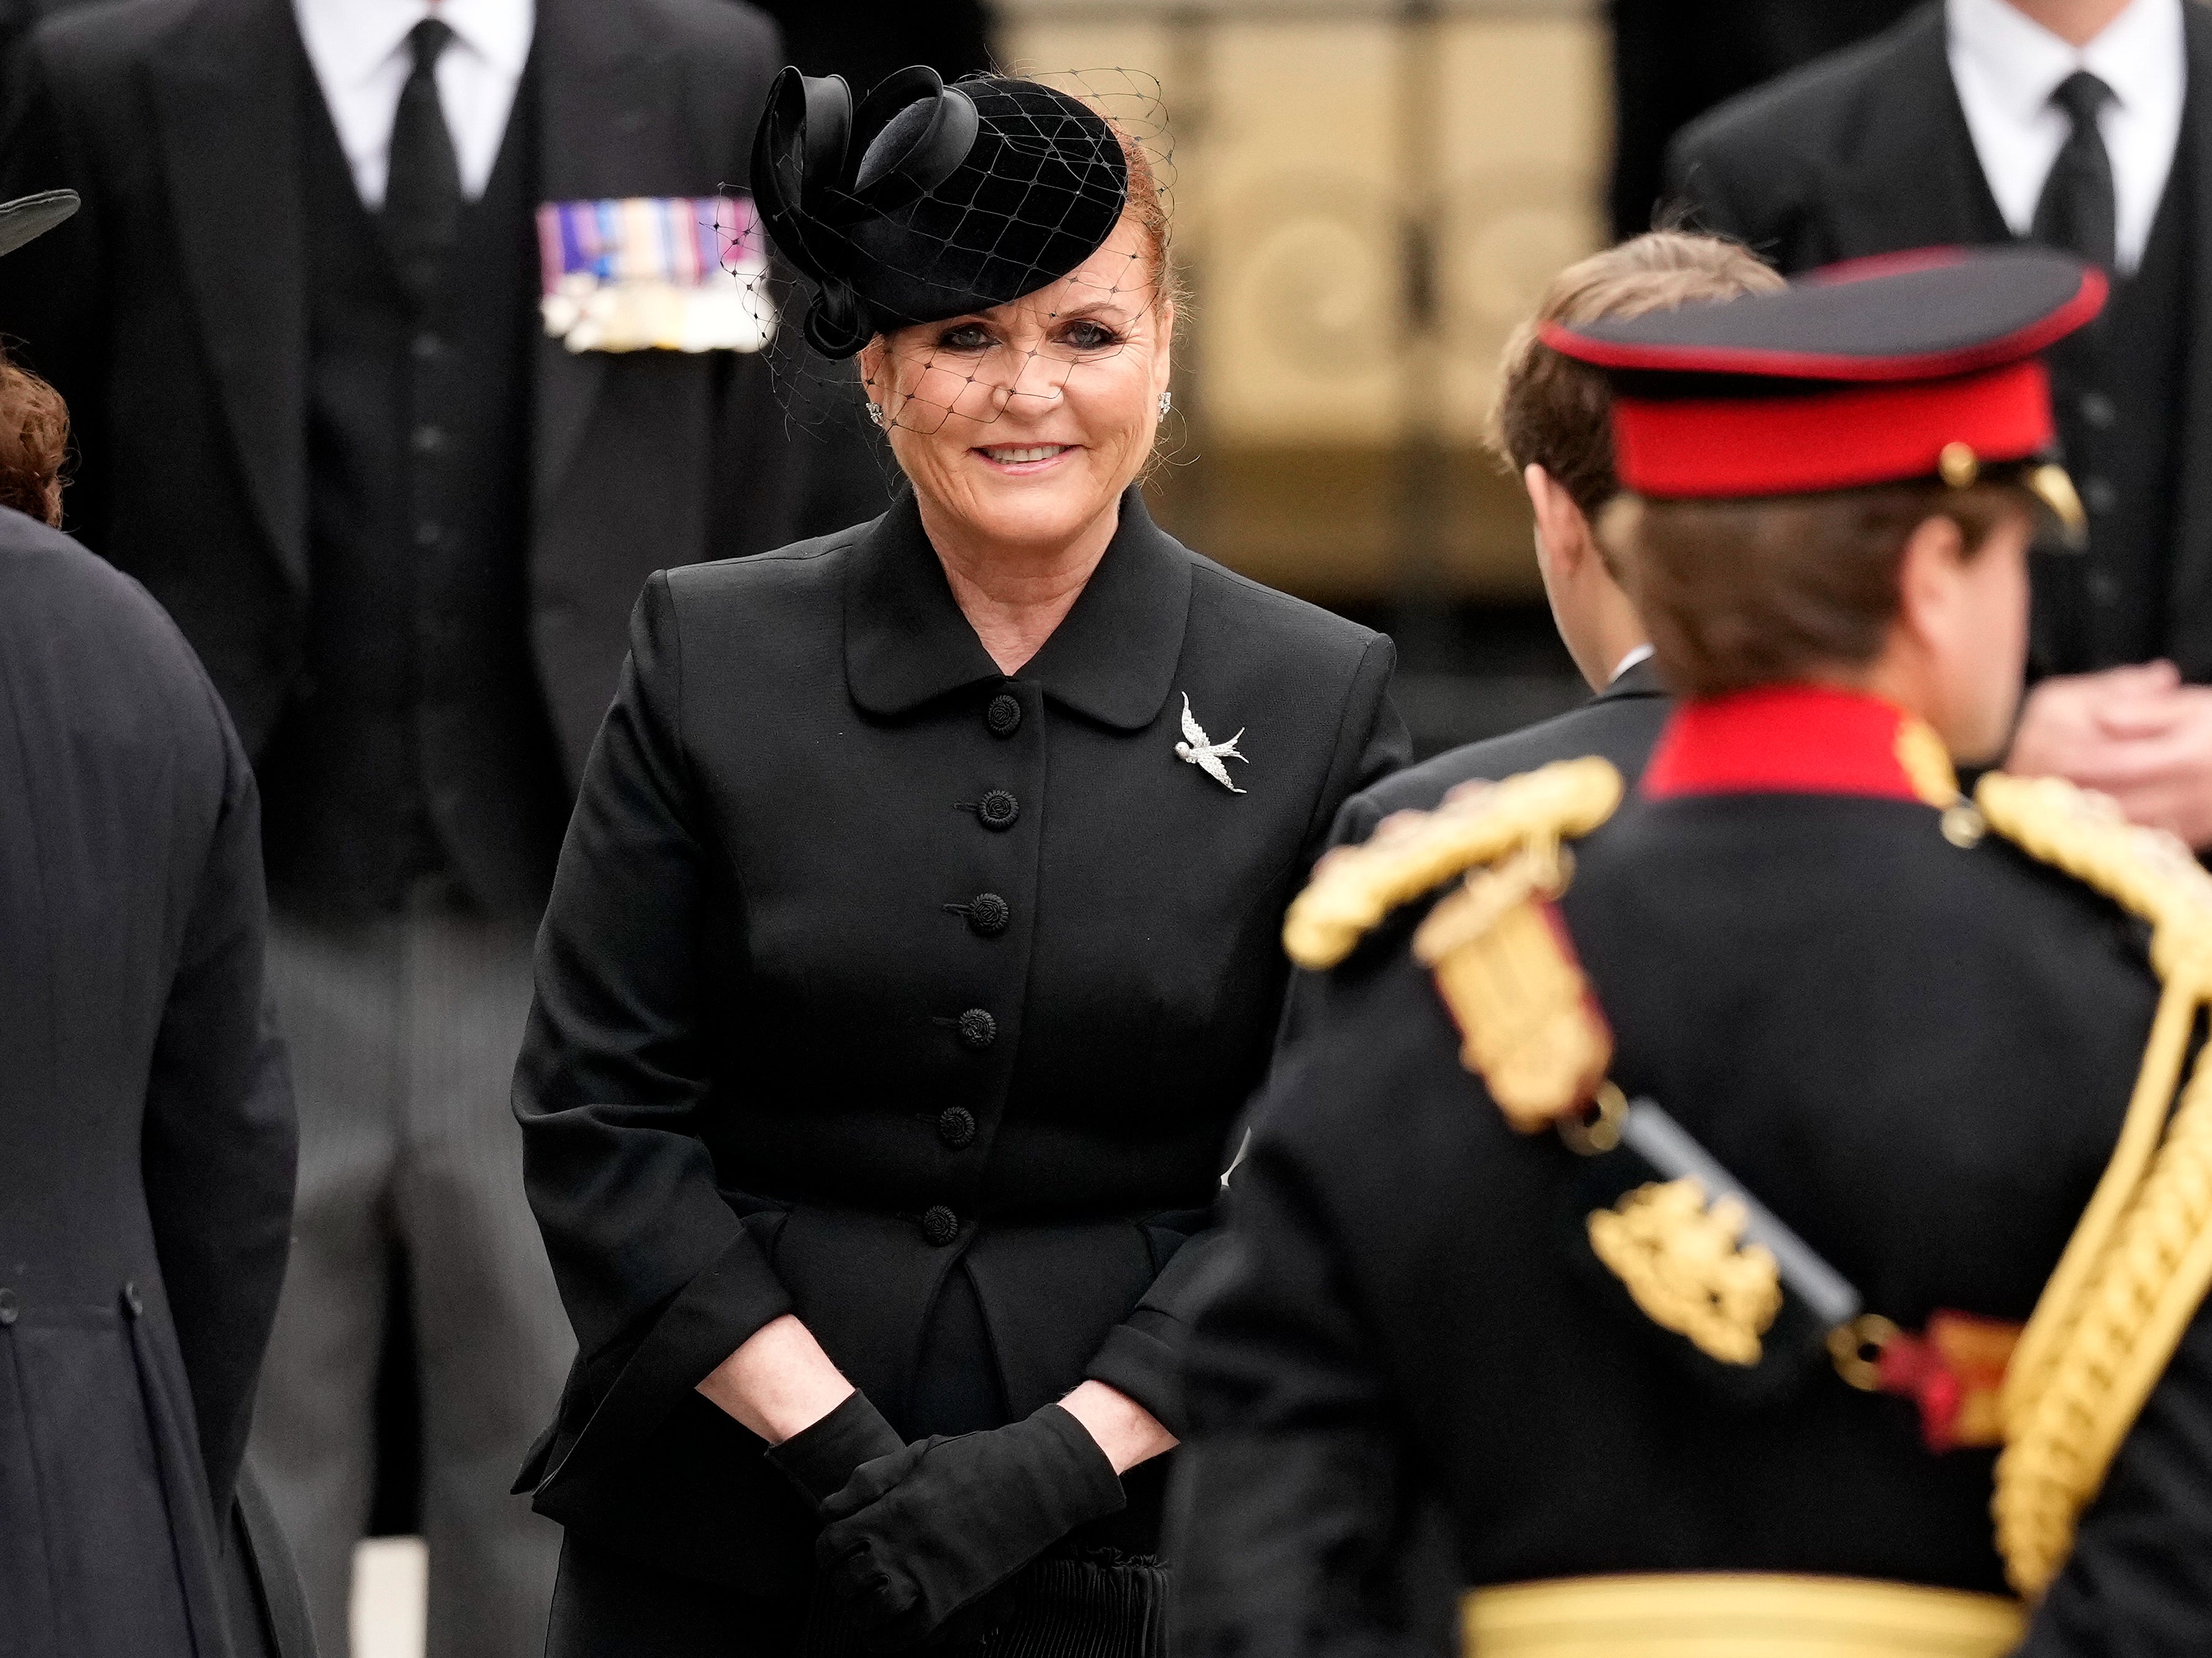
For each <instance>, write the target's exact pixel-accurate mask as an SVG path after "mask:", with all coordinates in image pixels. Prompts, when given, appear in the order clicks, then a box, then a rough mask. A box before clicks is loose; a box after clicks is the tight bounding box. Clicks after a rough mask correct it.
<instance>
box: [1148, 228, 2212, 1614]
mask: <svg viewBox="0 0 2212 1658" xmlns="http://www.w3.org/2000/svg"><path fill="white" fill-rule="evenodd" d="M2102 289H2103V282H2102V279H2101V277H2100V276H2098V275H2097V274H2096V273H2094V272H2093V271H2090V270H2087V269H2085V268H2084V267H2083V266H2081V264H2078V263H2076V262H2075V261H2073V260H2070V259H2067V258H2063V257H2060V256H2057V255H2054V254H2050V253H2045V252H2024V251H2023V252H2003V253H1989V252H1984V253H1972V252H1963V253H1962V252H1954V253H1952V254H1950V255H1948V257H1944V256H1937V255H1933V254H1931V255H1930V256H1929V259H1928V260H1927V261H1926V262H1924V263H1923V265H1922V267H1921V268H1919V269H1917V270H1908V271H1905V272H1902V273H1896V274H1891V275H1887V276H1868V277H1865V278H1864V279H1863V280H1857V281H1840V282H1839V281H1833V280H1831V281H1828V282H1822V283H1817V284H1813V285H1808V286H1802V287H1796V288H1791V289H1790V290H1789V291H1787V292H1784V293H1780V294H1759V295H1747V296H1746V297H1743V298H1741V299H1736V300H1731V301H1725V302H1723V303H1721V304H1718V305H1711V306H1701V307H1685V308H1683V309H1680V310H1676V311H1672V312H1661V313H1650V314H1648V315H1645V316H1642V317H1638V318H1632V319H1618V318H1614V319H1599V320H1595V321H1590V322H1584V323H1576V324H1564V323H1554V324H1552V325H1548V326H1547V328H1546V329H1545V331H1544V338H1545V340H1546V342H1547V343H1548V344H1550V345H1551V346H1552V347H1553V348H1554V349H1557V350H1559V351H1561V352H1563V353H1565V354H1566V355H1570V356H1572V357H1574V358H1576V359H1577V361H1583V362H1586V363H1591V364H1594V365H1596V366H1600V367H1604V368H1606V370H1607V373H1608V375H1609V376H1610V378H1611V380H1612V382H1613V433H1614V438H1615V446H1616V452H1617V455H1618V458H1619V464H1620V476H1621V482H1622V483H1623V485H1624V487H1625V488H1626V489H1627V490H1628V491H1630V492H1631V494H1630V495H1628V496H1627V497H1626V498H1624V500H1623V501H1621V502H1620V504H1618V505H1616V506H1615V507H1613V509H1612V512H1611V513H1610V514H1609V516H1608V522H1607V526H1606V527H1607V533H1608V534H1609V535H1617V536H1619V537H1620V538H1621V542H1622V546H1621V551H1622V554H1623V556H1624V557H1625V558H1626V560H1627V561H1628V562H1629V563H1630V565H1631V567H1632V568H1633V569H1634V570H1635V572H1636V580H1637V587H1638V598H1639V601H1640V604H1641V610H1642V614H1643V617H1644V622H1645V623H1646V624H1647V625H1648V626H1649V628H1650V630H1651V636H1652V641H1653V644H1654V646H1655V647H1656V660H1657V662H1658V665H1659V668H1660V671H1661V674H1662V677H1664V678H1665V679H1666V681H1667V682H1668V684H1669V685H1671V686H1672V687H1673V688H1674V689H1675V691H1676V692H1677V693H1678V695H1679V696H1680V699H1681V700H1680V701H1679V702H1678V704H1677V705H1676V708H1675V709H1674V713H1673V714H1672V715H1671V716H1670V717H1669V719H1668V724H1667V726H1666V728H1665V730H1664V731H1663V732H1662V734H1661V737H1660V739H1659V742H1658V744H1657V747H1656V750H1654V751H1653V753H1652V756H1651V758H1650V764H1649V765H1648V767H1647V768H1645V770H1644V774H1643V777H1642V780H1641V782H1640V784H1639V785H1638V786H1637V787H1636V789H1635V790H1634V791H1633V792H1632V793H1625V785H1624V783H1623V780H1622V778H1621V776H1620V772H1619V770H1618V769H1617V768H1614V767H1613V765H1612V764H1611V763H1610V762H1607V761H1605V760H1604V759H1602V758H1600V757H1596V756H1590V757H1585V758H1581V759H1576V760H1568V761H1560V762H1554V763H1553V764H1552V765H1550V766H1547V767H1545V768H1541V769H1539V770H1538V771H1535V772H1534V773H1528V774H1522V776H1520V777H1518V778H1515V779H1511V780H1505V781H1503V782H1501V783H1500V784H1499V785H1498V786H1497V787H1495V788H1494V789H1492V790H1489V791H1486V792H1483V793H1467V794H1462V795H1461V796H1460V797H1458V798H1456V799H1455V800H1453V801H1451V802H1449V803H1447V804H1446V805H1443V807H1441V808H1439V809H1438V810H1437V811H1436V812H1434V813H1432V814H1427V815H1420V816H1416V815H1413V814H1401V816H1400V817H1397V818H1395V819H1394V820H1392V821H1391V822H1390V823H1388V824H1386V825H1385V826H1384V827H1383V828H1382V829H1378V830H1377V831H1376V835H1374V836H1373V838H1372V839H1370V841H1368V842H1367V843H1366V844H1365V845H1364V846H1363V847H1344V848H1340V849H1339V850H1337V851H1336V852H1334V853H1331V854H1330V856H1329V857H1328V859H1324V860H1323V861H1322V864H1321V865H1319V867H1318V868H1317V870H1316V873H1315V876H1314V879H1313V881H1312V883H1311V884H1310V886H1309V887H1308V889H1307V890H1306V891H1305V892H1304V894H1303V895H1302V896H1300V897H1299V898H1298V900H1297V902H1295V903H1294V904H1293V906H1292V907H1291V912H1290V915H1289V919H1288V920H1287V922H1286V925H1285V943H1286V944H1287V945H1288V947H1289V948H1290V950H1291V954H1292V955H1293V956H1294V957H1297V959H1298V960H1299V961H1300V963H1302V964H1303V965H1305V966H1308V967H1311V968H1316V969H1323V968H1331V967H1333V968H1334V971H1333V972H1332V973H1331V974H1330V976H1329V978H1328V983H1327V987H1326V996H1325V998H1324V1000H1323V1005H1322V1008H1321V1009H1320V1011H1319V1014H1318V1016H1317V1017H1316V1020H1315V1022H1314V1023H1313V1024H1312V1025H1311V1027H1310V1032H1309V1034H1308V1035H1306V1037H1305V1038H1304V1040H1303V1041H1302V1042H1300V1043H1299V1044H1298V1045H1297V1047H1296V1048H1294V1050H1293V1051H1292V1052H1291V1054H1289V1055H1288V1056H1287V1057H1286V1059H1285V1060H1284V1061H1283V1062H1282V1063H1280V1064H1279V1066H1278V1069H1277V1072H1276V1075H1275V1078H1274V1080H1273V1083H1272V1084H1271V1087H1270V1090H1269V1092H1268V1094H1267V1097H1266V1098H1265V1099H1264V1100H1263V1101H1262V1102H1261V1105H1260V1106H1259V1108H1258V1109H1257V1111H1256V1113H1255V1118H1256V1125H1257V1126H1256V1127H1255V1133H1254V1138H1253V1140H1252V1144H1251V1146H1250V1148H1249V1156H1248V1157H1246V1159H1245V1161H1244V1162H1243V1165H1242V1166H1241V1167H1240V1168H1239V1169H1237V1171H1236V1173H1235V1174H1234V1175H1233V1177H1232V1180H1231V1188H1230V1197H1229V1203H1230V1208H1231V1220H1230V1224H1229V1233H1230V1239H1231V1246H1230V1249H1229V1252H1228V1259H1227V1261H1226V1264H1225V1266H1223V1267H1222V1268H1221V1269H1219V1271H1218V1276H1217V1278H1216V1280H1215V1284H1214V1287H1213V1291H1212V1294H1211V1295H1210V1296H1209V1297H1208V1298H1207V1299H1206V1302H1205V1303H1204V1305H1203V1307H1202V1309H1201V1312H1200V1321H1199V1328H1198V1331H1197V1333H1196V1335H1195V1336H1194V1340H1193V1342H1192V1347H1191V1359H1190V1368H1189V1376H1188V1384H1187V1385H1188V1390H1189V1403H1190V1413H1191V1421H1192V1430H1191V1432H1190V1434H1189V1436H1188V1444H1187V1446H1186V1448H1185V1451H1184V1453H1183V1456H1184V1467H1183V1473H1182V1479H1183V1484H1182V1486H1181V1487H1180V1489H1179V1491H1178V1495H1177V1497H1176V1502H1175V1504H1174V1508H1175V1511H1176V1520H1177V1524H1176V1528H1175V1531H1174V1535H1175V1537H1176V1540H1177V1546H1178V1547H1179V1548H1180V1549H1181V1551H1182V1556H1181V1558H1182V1570H1183V1581H1182V1591H1181V1600H1182V1612H1183V1618H1184V1625H1185V1627H1184V1628H1183V1630H1182V1637H1181V1638H1182V1647H1181V1650H1182V1651H1183V1652H1184V1653H1186V1654H1188V1655H1190V1658H1218V1655H1230V1654H1256V1653H1268V1654H1274V1655H1291V1654H1307V1653H1311V1654H1322V1653H1328V1654H1339V1655H1351V1654H1363V1655H1373V1654H1376V1653H1378V1652H1387V1651H1416V1650H1420V1649H1423V1647H1424V1645H1425V1644H1427V1645H1435V1644H1437V1643H1438V1642H1437V1637H1430V1638H1429V1640H1428V1641H1427V1642H1425V1641H1424V1638H1423V1632H1422V1631H1419V1630H1418V1629H1416V1628H1413V1627H1412V1626H1409V1625H1408V1623H1407V1620H1406V1618H1405V1616H1404V1615H1403V1613H1402V1612H1401V1608H1400V1606H1399V1604H1398V1603H1397V1601H1396V1600H1394V1598H1393V1596H1392V1595H1391V1594H1389V1593H1386V1592H1383V1585H1384V1584H1385V1583H1386V1581H1387V1578H1386V1574H1387V1572H1388V1570H1389V1566H1390V1564H1391V1563H1392V1562H1393V1560H1394V1559H1395V1558H1396V1556H1397V1555H1398V1553H1399V1552H1400V1550H1401V1547H1402V1546H1403V1539H1404V1537H1405V1536H1406V1534H1407V1530H1408V1527H1409V1525H1410V1523H1411V1516H1413V1515H1416V1514H1418V1513H1419V1512H1420V1511H1421V1510H1422V1509H1423V1508H1424V1507H1425V1505H1428V1504H1441V1506H1442V1507H1443V1509H1445V1510H1446V1511H1447V1512H1448V1514H1449V1519H1450V1521H1451V1530H1452V1533H1453V1538H1454V1541H1455V1546H1456V1554H1455V1564H1456V1566H1457V1569H1458V1570H1457V1578H1458V1581H1459V1582H1462V1583H1463V1584H1465V1585H1467V1586H1468V1587H1469V1588H1470V1590H1471V1591H1472V1592H1471V1593H1470V1594H1469V1595H1468V1598H1467V1600H1466V1601H1465V1603H1464V1606H1463V1617H1462V1625H1463V1629H1464V1634H1465V1639H1466V1643H1467V1647H1468V1649H1469V1650H1471V1651H1473V1652H1475V1653H1484V1652H1488V1651H1492V1650H1493V1649H1497V1650H1510V1651H1512V1652H1513V1653H1515V1654H1516V1655H1526V1658H1547V1655H1552V1654H1559V1655H1567V1654H1587V1653H1589V1652H1591V1651H1595V1650H1600V1649H1601V1650H1603V1651H1604V1652H1606V1653H1607V1655H1608V1658H1645V1655H1660V1654H1669V1653H1679V1652H1686V1651H1693V1650H1696V1651H1703V1650H1708V1649H1712V1650H1718V1649H1723V1648H1725V1649H1729V1650H1738V1649H1741V1650H1745V1651H1749V1650H1754V1649H1755V1650H1757V1651H1759V1653H1760V1654H1762V1655H1764V1658H1796V1655H1801V1654H1802V1655H1814V1654H1817V1655H1820V1658H1860V1655H1864V1658H1876V1655H1883V1658H1888V1655H1893V1654H1895V1653H1897V1652H1899V1651H1934V1650H1937V1649H1941V1650H1942V1651H1944V1652H1946V1653H1949V1654H1953V1655H1956V1658H1997V1655H1999V1654H2001V1653H2006V1652H2015V1651H2016V1652H2021V1653H2026V1654H2030V1655H2037V1658H2057V1655H2062V1654H2063V1655H2069V1658H2087V1655H2105V1654H2111V1655H2120V1654H2126V1655H2130V1658H2142V1655H2149V1654H2164V1655H2175V1658H2179V1655H2182V1654H2185V1653H2202V1652H2203V1651H2205V1650H2207V1649H2208V1648H2212V1317H2208V1316H2207V1315H2206V1314H2205V1312H2204V1311H2203V1299H2204V1292H2205V1288H2206V1283H2207V1280H2208V1278H2212V1254H2208V1252H2207V1251H2205V1250H2203V1248H2199V1247H2197V1244H2196V1242H2195V1241H2196V1240H2197V1239H2200V1238H2201V1237H2202V1236H2203V1235H2204V1230H2205V1228H2206V1226H2207V1224H2208V1223H2212V1071H2206V1070H2204V1069H2203V1067H2202V1066H2201V1063H2198V1066H2197V1069H2196V1070H2195V1071H2194V1072H2193V1073H2192V1074H2191V1079H2190V1080H2189V1081H2188V1082H2187V1083H2186V1084H2184V1072H2185V1069H2187V1068H2188V1066H2190V1065H2191V1063H2197V1062H2195V1061H2193V1059H2192V1055H2193V1052H2194V1047H2195V1042H2194V1034H2193V1033H2194V1027H2195V1026H2196V1024H2197V1021H2198V1019H2199V1018H2200V1017H2201V1016H2202V1014H2203V1009H2204V1006H2205V1004H2206V1002H2207V1000H2208V999H2212V981H2208V979H2207V977H2206V975H2205V974H2204V972H2203V969H2201V968H2200V967H2199V966H2198V965H2197V963H2199V962H2200V961H2203V960H2205V959H2212V956H2208V954H2207V952H2212V875H2208V874H2207V873H2206V872H2204V871H2203V869H2202V868H2201V867H2200V866H2199V865H2197V863H2196V862H2195V860H2194V859H2191V857H2190V855H2189V853H2188V851H2187V849H2186V848H2185V847H2183V846H2182V845H2181V844H2180V843H2179V841H2175V840H2173V839H2172V838H2171V837H2170V836H2166V835H2163V834H2160V832H2157V831H2154V830H2151V829H2146V828H2142V827H2140V826H2136V825H2133V824H2130V823H2127V822H2126V821H2125V820H2124V818H2122V817H2120V816H2119V815H2118V812H2117V811H2114V810H2112V808H2111V807H2110V805H2109V804H2108V803H2105V802H2101V801H2100V800H2098V799H2095V798H2094V797H2093V796H2089V795H2087V794H2086V793H2082V792H2081V791H2080V790H2078V789H2076V788H2075V787H2074V786H2072V785H2070V784H2068V783H2065V782H2063V781H2061V780H2057V779H2053V778H2039V779H2022V778H2017V777H2012V776H2008V775H2006V774H2002V773H1992V774H1989V775H1987V776H1985V777H1984V778H1983V780H1981V782H1980V783H1979V785H1978V787H1977V790H1976V793H1975V797H1974V799H1973V800H1972V801H1968V800H1966V799H1963V798H1962V797H1961V796H1960V792H1959V788H1958V784H1957V780H1956V776H1955V774H1954V769H1953V762H1952V758H1951V756H1953V755H1956V756H1959V757H1960V759H1961V760H1965V761H1975V760H1984V759H1987V758H1989V757H1990V756H1994V755H1995V754H1996V752H1997V751H1998V750H2000V749H2001V748H2002V744H2003V743H2004V741H2005V738H2006V736H2007V733H2008V730H2009V727H2010V724H2011V719H2012V714H2013V709H2014V707H2015V702H2016V701H2017V699H2018V695H2019V689H2020V683H2021V678H2020V676H2021V665H2022V659H2023V657H2024V654H2025V651H2026V646H2027V625H2028V580H2027V552H2028V547H2029V544H2030V540H2031V537H2032V535H2033V534H2034V533H2035V532H2036V530H2037V526H2038V522H2039V514H2041V513H2044V512H2045V508H2046V507H2050V508H2051V509H2054V511H2055V513H2064V514H2067V515H2069V517H2070V518H2071V519H2072V521H2073V523H2074V524H2075V525H2078V524H2079V519H2078V503H2077V502H2075V501H2074V500H2073V498H2072V495H2071V492H2070V489H2069V488H2068V486H2067V484H2066V483H2065V480H2064V477H2063V474H2062V473H2059V472H2058V471H2057V470H2056V468H2055V467H2052V466H2051V465H2050V464H2049V463H2048V462H2047V461H2045V459H2043V457H2044V456H2045V454H2046V453H2047V452H2048V446H2049V444H2050V442H2051V437H2052V435H2053V431H2052V424H2051V411H2050V406H2049V401H2048V395H2047V389H2046V381H2045V375H2044V371H2043V369H2042V367H2041V364H2040V363H2039V361H2037V360H2036V357H2035V355H2034V354H2035V353H2036V352H2037V351H2038V350H2039V349H2041V348H2043V347H2045V346H2047V345H2049V344H2050V343H2051V342H2052V341H2053V340H2054V339H2055V338H2057V337H2060V336H2062V335H2063V333H2064V332H2065V331H2068V330H2069V329H2071V328H2074V327H2077V326H2079V325H2081V323H2082V322H2083V321H2084V320H2085V319H2087V316H2088V315H2090V314H2092V313H2093V310H2094V308H2095V307H2096V305H2097V304H2098V303H2099V301H2100V297H2101V294H2102ZM1808 374H1814V375H1817V376H1819V378H1817V379H1808V378H1807V376H1808ZM2046 522H2047V520H2046ZM1601 825H1607V829H1606V832H1605V833H1604V834H1603V835H1597V834H1594V833H1593V832H1592V831H1594V830H1595V829H1598V828H1599V827H1600V826H1601ZM1462 875H1464V876H1466V877H1467V879H1465V880H1464V881H1462V880H1461V879H1459V878H1460V877H1461V876H1462ZM2146 922H2148V924H2149V926H2148V928H2147V927H2146V926H2144V923H2146ZM2178 1094H2179V1106H2178V1108H2177V1105H2176V1098H2177V1095H2178ZM2023 1321H2025V1329H2024V1330H2023V1328H2022V1323H2023ZM1992 1518H1994V1520H1995V1522H1996V1523H1995V1526H1994V1528H1993V1527H1992V1524H1991V1521H1992Z"/></svg>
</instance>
